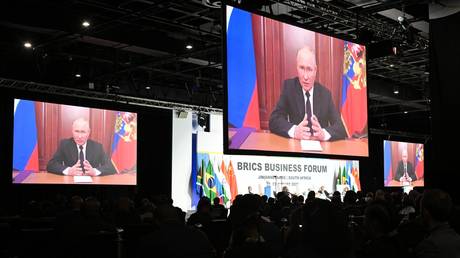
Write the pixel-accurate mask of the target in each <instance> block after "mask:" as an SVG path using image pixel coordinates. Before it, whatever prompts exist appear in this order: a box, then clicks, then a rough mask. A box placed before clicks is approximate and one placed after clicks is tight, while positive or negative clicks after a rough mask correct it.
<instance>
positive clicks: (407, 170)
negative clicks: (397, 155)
mask: <svg viewBox="0 0 460 258" xmlns="http://www.w3.org/2000/svg"><path fill="white" fill-rule="evenodd" d="M394 180H396V181H400V182H412V181H415V180H417V176H416V175H415V170H414V165H412V163H411V162H409V161H407V150H406V149H403V150H402V152H401V160H400V161H399V162H398V168H397V169H396V173H395V176H394Z"/></svg>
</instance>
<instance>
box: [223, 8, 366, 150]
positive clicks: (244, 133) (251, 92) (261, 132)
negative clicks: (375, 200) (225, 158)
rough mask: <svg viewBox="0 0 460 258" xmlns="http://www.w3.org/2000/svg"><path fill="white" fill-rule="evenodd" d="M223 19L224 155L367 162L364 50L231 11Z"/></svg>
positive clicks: (328, 37)
mask: <svg viewBox="0 0 460 258" xmlns="http://www.w3.org/2000/svg"><path fill="white" fill-rule="evenodd" d="M225 17H226V33H225V34H224V37H225V40H224V46H225V50H224V59H225V60H224V65H225V72H224V83H225V85H226V91H225V92H226V94H227V98H226V101H227V103H226V105H225V106H224V129H225V134H224V144H225V150H226V152H228V153H231V154H248V153H250V154H252V153H257V152H260V153H257V154H264V153H265V152H282V153H290V154H285V155H296V154H297V155H298V156H300V155H305V153H308V154H311V155H312V156H318V155H339V156H340V155H346V156H357V157H367V156H368V126H367V125H368V119H367V118H368V115H367V82H366V47H365V46H363V45H360V44H356V43H353V42H349V41H345V40H342V39H338V38H334V37H331V36H328V35H324V34H321V33H317V32H314V31H310V30H307V29H304V28H300V27H296V26H293V25H290V24H287V23H283V22H280V21H277V20H273V19H270V18H267V17H263V16H260V15H257V14H254V13H250V12H247V11H244V10H241V9H238V8H236V7H232V6H226V8H225ZM307 93H308V94H309V96H308V97H307Z"/></svg>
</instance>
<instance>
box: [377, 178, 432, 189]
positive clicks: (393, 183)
mask: <svg viewBox="0 0 460 258" xmlns="http://www.w3.org/2000/svg"><path fill="white" fill-rule="evenodd" d="M424 182H425V181H424V179H423V178H422V179H419V180H415V181H413V182H412V183H411V186H413V187H419V186H425V184H424ZM385 186H390V187H391V186H399V187H402V186H403V185H402V184H401V182H399V181H396V180H391V181H390V182H389V183H388V184H387V185H385Z"/></svg>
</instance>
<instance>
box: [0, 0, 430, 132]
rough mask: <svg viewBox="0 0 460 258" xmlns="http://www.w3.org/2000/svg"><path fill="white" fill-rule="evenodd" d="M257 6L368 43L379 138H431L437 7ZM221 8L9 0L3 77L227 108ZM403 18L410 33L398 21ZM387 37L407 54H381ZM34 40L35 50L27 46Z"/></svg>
mask: <svg viewBox="0 0 460 258" xmlns="http://www.w3.org/2000/svg"><path fill="white" fill-rule="evenodd" d="M228 2H230V3H235V4H237V3H238V2H240V3H242V4H245V3H246V2H245V1H244V0H242V1H233V0H229V1H228ZM258 2H262V3H264V4H265V5H257V4H256V5H254V4H253V3H258ZM249 3H252V4H250V6H245V7H247V8H250V9H254V8H257V9H258V11H259V12H261V13H266V14H267V15H271V16H273V17H277V18H278V19H281V20H285V21H290V22H294V23H298V24H299V25H300V26H304V27H306V28H311V29H314V30H317V31H320V32H325V33H329V34H334V35H338V36H340V37H342V38H348V39H355V40H360V41H363V42H365V43H366V44H368V46H369V48H368V49H369V58H368V87H369V94H370V101H369V121H370V124H369V127H370V128H371V132H372V129H375V131H379V130H382V129H385V130H393V131H403V132H411V133H420V134H430V132H431V129H430V103H429V87H428V77H429V69H428V63H429V62H428V61H429V60H428V45H429V40H428V1H411V0H406V1H397V0H347V1H338V0H333V1H317V0H289V1H288V0H264V1H254V0H253V1H250V2H249ZM219 6H220V1H217V0H180V1H175V0H173V1H170V0H169V1H162V0H134V1H119V0H82V1H65V0H46V1H45V0H42V1H23V0H16V1H2V3H1V4H0V14H1V15H0V33H1V34H0V35H2V37H1V38H0V59H1V62H0V77H2V78H8V79H14V80H21V81H33V82H39V83H46V84H52V85H57V86H61V87H67V88H69V89H79V90H85V91H87V92H91V91H93V92H94V91H96V92H102V93H111V94H121V95H129V96H134V97H140V98H145V99H156V100H164V101H173V102H181V103H187V104H193V105H201V106H213V107H217V108H222V107H223V103H224V100H223V86H222V85H223V82H222V47H221V40H222V39H221V30H222V25H221V18H222V17H221V14H222V11H221V9H220V8H215V7H219ZM400 15H402V16H403V17H405V18H406V20H407V21H408V23H407V24H410V25H409V27H407V26H406V27H405V28H404V27H403V26H401V24H400V23H398V21H397V17H398V16H400ZM84 20H88V21H89V22H90V23H91V25H90V26H89V27H88V28H84V27H83V26H82V22H83V21H84ZM407 24H406V25H407ZM387 40H391V42H392V43H393V44H395V45H397V46H398V52H399V53H398V55H396V56H390V55H385V56H382V54H381V53H380V52H379V51H378V49H379V48H378V45H379V44H380V43H382V42H388V41H387ZM26 41H30V42H31V43H32V45H33V47H32V49H26V48H24V46H23V44H24V42H26ZM186 44H192V45H193V49H191V50H188V49H186V48H185V45H186ZM373 49H374V50H373ZM372 51H374V52H372ZM76 74H79V75H80V77H76ZM396 88H398V89H399V93H398V94H395V93H394V90H395V89H396Z"/></svg>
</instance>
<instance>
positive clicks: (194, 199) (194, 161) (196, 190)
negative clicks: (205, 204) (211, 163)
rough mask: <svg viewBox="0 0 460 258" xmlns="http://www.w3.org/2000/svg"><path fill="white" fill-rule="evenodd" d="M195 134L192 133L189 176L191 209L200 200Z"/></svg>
mask: <svg viewBox="0 0 460 258" xmlns="http://www.w3.org/2000/svg"><path fill="white" fill-rule="evenodd" d="M197 156H198V154H197V133H192V173H191V175H190V179H191V186H192V207H196V206H197V204H198V201H199V200H200V198H201V182H200V188H198V185H197V183H198V180H197V179H198V161H197V158H198V157H197Z"/></svg>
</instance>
